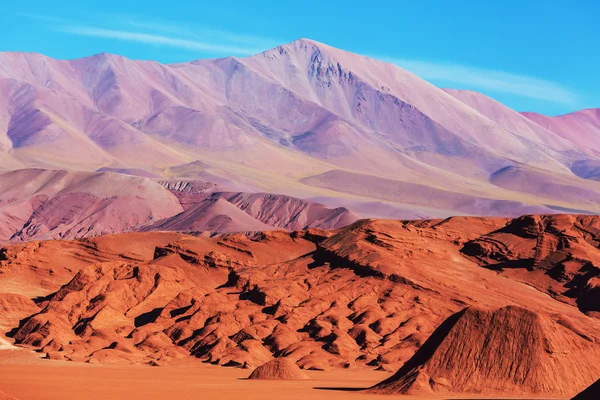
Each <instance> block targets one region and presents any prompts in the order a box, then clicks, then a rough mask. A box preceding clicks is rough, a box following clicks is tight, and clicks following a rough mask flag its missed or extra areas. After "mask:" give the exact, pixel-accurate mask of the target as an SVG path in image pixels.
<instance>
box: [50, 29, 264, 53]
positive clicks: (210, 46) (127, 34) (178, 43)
mask: <svg viewBox="0 0 600 400" xmlns="http://www.w3.org/2000/svg"><path fill="white" fill-rule="evenodd" d="M54 29H55V30H57V31H59V32H63V33H68V34H71V35H78V36H91V37H97V38H104V39H114V40H120V41H126V42H135V43H143V44H148V45H155V46H167V47H173V48H179V49H184V50H191V51H201V52H212V53H219V54H228V55H233V54H237V55H251V54H255V53H258V52H260V51H263V50H266V49H260V50H259V49H258V48H254V47H250V46H236V45H234V44H227V43H210V42H205V41H199V40H192V39H181V38H176V37H170V36H165V35H159V34H153V33H143V32H132V31H127V30H118V29H106V28H97V27H94V26H87V25H75V26H66V25H59V26H56V27H55V28H54Z"/></svg>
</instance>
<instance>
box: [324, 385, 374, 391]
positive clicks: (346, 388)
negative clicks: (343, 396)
mask: <svg viewBox="0 0 600 400" xmlns="http://www.w3.org/2000/svg"><path fill="white" fill-rule="evenodd" d="M313 389H316V390H335V391H339V392H360V391H361V390H366V389H368V388H357V387H321V386H317V387H313Z"/></svg>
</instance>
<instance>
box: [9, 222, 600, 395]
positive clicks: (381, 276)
mask: <svg viewBox="0 0 600 400" xmlns="http://www.w3.org/2000/svg"><path fill="white" fill-rule="evenodd" d="M597 224H598V217H580V216H574V217H566V216H550V217H547V216H544V217H528V218H521V219H515V220H510V219H503V218H500V219H496V218H465V217H456V218H451V219H447V220H443V221H441V220H432V221H391V220H363V221H358V222H356V223H354V224H353V225H351V226H349V227H346V228H343V229H341V230H338V231H333V232H326V231H321V230H316V229H312V230H309V231H307V232H295V233H289V232H276V231H273V232H264V233H261V234H257V235H252V236H243V235H228V236H225V237H213V238H208V237H192V236H186V235H182V234H177V233H169V232H151V233H128V234H122V235H108V236H101V237H97V238H91V239H86V240H79V241H49V242H30V243H26V244H20V245H17V246H9V247H6V248H5V250H4V251H3V252H2V254H3V255H2V258H3V261H0V293H10V294H11V295H14V294H21V295H22V296H25V297H26V298H31V299H34V306H35V308H34V307H32V305H31V302H29V303H27V304H29V305H28V306H27V307H25V306H23V308H22V309H21V310H19V307H17V308H16V309H15V310H13V309H11V310H12V311H10V312H11V313H12V316H11V321H13V322H12V323H13V325H12V326H10V327H7V328H6V331H10V333H11V336H12V338H13V340H15V341H16V342H17V345H22V346H28V347H31V348H33V349H36V350H38V351H40V352H42V353H43V354H45V355H47V356H48V357H49V358H53V359H64V360H80V361H89V362H102V363H106V362H133V363H150V364H157V365H162V364H164V363H168V362H170V361H171V360H173V359H175V358H179V357H189V356H193V357H197V358H199V359H201V360H203V361H205V362H210V363H214V364H219V365H230V366H238V367H243V366H246V367H248V368H255V367H257V366H259V365H262V364H264V363H265V362H267V361H269V360H271V359H273V358H279V357H285V358H288V359H290V360H291V361H293V362H296V364H297V365H298V366H299V367H300V368H303V369H332V368H341V367H356V368H361V367H371V368H377V369H384V370H388V371H397V370H398V369H399V368H400V367H402V365H404V364H405V363H406V361H407V360H409V359H410V358H411V357H412V356H413V355H414V354H415V351H417V350H418V349H419V348H422V345H423V343H425V341H427V340H428V338H429V337H430V336H431V335H432V333H433V332H434V331H435V330H436V328H437V327H438V326H439V325H440V324H441V323H442V322H443V321H444V320H445V319H447V318H448V316H450V315H453V314H455V313H457V312H459V311H460V310H462V309H464V308H465V307H479V308H484V309H490V308H498V307H506V306H516V307H522V308H523V307H524V308H527V309H528V310H531V313H529V312H522V313H517V317H518V318H517V317H513V316H511V318H508V317H507V321H508V322H510V324H509V325H507V326H511V327H513V328H514V329H517V328H519V327H520V325H519V322H518V321H529V322H527V324H528V325H527V324H525V325H526V326H529V327H530V328H527V329H529V330H527V334H528V335H530V337H531V338H532V340H533V339H535V338H540V337H541V338H548V340H549V341H548V343H558V344H553V345H552V346H554V347H553V348H556V349H560V348H561V346H563V345H564V346H566V347H568V348H569V349H571V350H569V351H570V352H571V353H573V352H574V351H575V350H577V349H580V350H581V349H583V351H580V352H579V353H577V354H578V358H579V359H580V360H579V362H580V363H581V365H583V366H586V365H587V366H589V374H600V369H599V368H600V366H599V365H597V363H590V360H596V359H597V350H598V343H600V336H599V335H598V332H600V321H599V320H598V319H597V318H593V316H594V315H596V314H594V313H593V312H588V314H589V315H585V314H582V313H581V312H580V310H579V309H578V307H577V306H578V302H580V301H579V300H577V301H576V300H575V299H574V298H569V297H567V296H566V294H565V295H561V294H560V292H559V289H560V290H563V291H564V292H565V293H566V292H568V291H569V290H570V286H571V283H570V282H572V280H574V279H575V281H577V280H576V278H577V276H579V275H581V276H582V277H583V278H585V280H586V282H591V284H590V285H587V283H586V285H587V286H585V287H589V288H592V289H593V282H594V280H593V276H592V273H593V272H594V269H590V268H589V267H585V268H584V269H583V270H582V271H579V269H581V268H583V266H586V265H590V264H591V265H595V262H596V261H594V260H595V257H597V254H598V251H599V250H598V249H597V248H596V247H595V246H593V245H592V244H593V243H596V241H597V240H598V237H599V236H598V232H597V231H595V228H594V227H595V226H596V225H597ZM540 227H541V228H540ZM542 228H543V229H542ZM542 231H543V232H545V233H544V235H543V238H544V240H538V237H539V235H540V232H542ZM577 235H579V236H577ZM538 246H539V248H538ZM536 254H538V259H540V260H542V261H541V262H538V263H536V264H535V267H534V263H533V260H534V259H535V258H536ZM569 254H572V256H571V258H570V259H571V260H576V261H577V262H579V263H581V264H580V265H581V266H582V267H579V268H578V267H577V266H575V270H574V275H572V279H571V280H567V281H561V280H557V279H556V278H555V277H554V275H553V274H552V275H550V274H549V271H552V268H549V269H547V268H546V267H545V266H546V265H550V264H549V263H550V261H551V260H557V262H559V263H560V262H561V260H563V259H564V258H565V257H567V256H568V255H569ZM504 257H510V260H513V263H514V264H515V268H511V269H509V268H507V267H504V268H503V269H502V271H499V270H497V268H494V266H493V264H494V263H497V262H502V260H504ZM496 259H497V260H496ZM495 260H496V261H495ZM586 260H587V261H586ZM509 265H510V264H509ZM521 265H524V267H521ZM510 271H513V272H515V271H516V272H518V274H517V275H514V278H515V279H512V277H513V275H510V274H508V272H510ZM586 271H587V272H586ZM583 278H577V279H583ZM538 281H539V282H542V283H543V284H537V286H536V282H538ZM548 283H552V285H553V286H549V285H548ZM563 285H566V286H563ZM550 289H552V290H550ZM591 292H592V293H593V290H592V291H591ZM548 294H551V296H548ZM15 304H20V303H18V302H17V303H15ZM24 304H25V303H24ZM517 309H519V308H517ZM519 310H520V309H519ZM0 312H2V309H0ZM468 315H471V313H469V314H468ZM511 315H512V314H511ZM2 317H3V316H2V315H0V320H2V319H3V318H2ZM471 317H472V318H471ZM471 317H470V319H466V320H465V321H467V322H469V323H468V324H466V322H465V324H466V325H465V326H466V327H467V328H469V329H472V327H473V326H474V325H476V324H475V322H472V321H476V320H477V321H478V320H479V319H481V320H482V321H487V320H488V319H493V318H499V317H498V316H496V314H493V313H492V314H489V313H487V312H483V311H481V312H479V311H477V312H474V311H473V315H471ZM480 317H481V318H480ZM488 317H489V318H488ZM19 321H21V322H20V323H19ZM457 326H459V325H457ZM461 326H462V325H461ZM491 326H494V327H496V326H497V325H494V324H492V325H491ZM519 329H521V328H519ZM493 332H496V333H494V334H497V335H502V334H503V333H502V332H504V331H502V330H501V329H500V330H498V331H493ZM505 333H506V332H505ZM507 335H508V333H507ZM536 335H537V336H536ZM466 336H467V335H464V336H460V335H458V336H456V337H455V339H456V340H455V341H456V342H457V343H458V341H459V339H461V338H466ZM474 337H475V336H474ZM536 340H537V339H536ZM536 343H538V341H536V342H535V343H534V344H536ZM561 343H562V344H561ZM468 344H469V343H466V342H465V343H464V344H461V346H466V345H468ZM526 344H529V342H526ZM471 345H472V346H475V347H474V348H476V343H472V344H471ZM457 346H458V344H457ZM532 346H533V344H532ZM569 346H570V347H569ZM536 349H537V350H536ZM573 349H575V350H573ZM538 350H539V348H536V347H535V346H534V347H532V351H535V354H534V356H535V357H537V358H535V357H534V358H535V359H536V360H542V361H543V360H545V359H544V357H545V356H543V354H542V353H541V352H540V351H538ZM552 351H554V350H552ZM577 351H579V350H577ZM573 354H574V353H573ZM554 355H555V358H556V359H557V360H558V361H560V360H561V359H562V358H561V357H562V355H561V354H560V351H559V350H557V352H555V353H554ZM457 360H459V359H457ZM497 364H498V365H499V366H502V365H503V364H502V363H501V362H500V361H497ZM528 365H529V364H528ZM531 365H532V366H531V368H532V372H531V376H532V377H534V376H537V375H536V374H545V373H546V372H547V370H546V369H544V368H551V366H552V365H553V364H552V363H551V362H548V363H546V362H545V361H544V362H541V361H540V363H537V364H531ZM560 365H564V364H560ZM440 368H441V367H440ZM502 368H504V367H502ZM557 368H559V367H557ZM560 368H562V367H560ZM577 368H578V367H576V366H573V367H572V370H573V371H578V369H577ZM534 370H535V371H541V372H535V373H534V372H533V371H534ZM503 371H504V370H503ZM553 371H554V370H553ZM586 373H587V372H586ZM586 373H583V372H582V373H581V376H582V377H584V378H585V377H586V375H585V374H586ZM535 382H537V381H535ZM574 382H577V381H574ZM589 383H590V382H585V384H589ZM534 386H535V384H531V387H534ZM583 386H584V385H583V384H582V387H578V388H576V389H577V390H581V389H583ZM455 387H456V388H457V389H456V390H463V389H460V388H462V387H463V386H460V385H459V384H456V386H455ZM555 389H556V388H555V387H554V388H553V387H549V389H548V390H555ZM453 390H454V389H453ZM465 390H466V389H465ZM469 390H470V389H469ZM473 390H475V389H473ZM499 390H500V389H499ZM507 390H508V389H507ZM531 390H533V389H531Z"/></svg>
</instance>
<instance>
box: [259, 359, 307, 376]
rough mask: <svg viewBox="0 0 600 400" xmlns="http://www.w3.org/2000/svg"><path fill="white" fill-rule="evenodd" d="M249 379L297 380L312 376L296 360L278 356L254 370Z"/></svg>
mask: <svg viewBox="0 0 600 400" xmlns="http://www.w3.org/2000/svg"><path fill="white" fill-rule="evenodd" d="M248 379H263V380H264V379H267V380H286V381H295V380H301V379H310V378H309V376H308V375H306V374H305V373H304V372H302V370H301V369H300V368H298V366H297V365H296V363H295V362H293V361H291V360H288V359H286V358H276V359H274V360H271V361H269V362H267V363H265V364H263V365H261V366H260V367H258V368H256V369H255V370H254V371H252V373H251V374H250V376H249V377H248Z"/></svg>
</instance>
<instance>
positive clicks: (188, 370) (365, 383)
mask: <svg viewBox="0 0 600 400" xmlns="http://www.w3.org/2000/svg"><path fill="white" fill-rule="evenodd" d="M249 374H250V371H248V370H244V369H240V368H227V367H219V366H213V365H209V364H205V363H202V362H200V361H196V360H187V361H183V362H180V363H176V364H173V365H170V366H166V367H149V366H132V365H94V364H86V363H75V362H65V361H50V360H42V359H39V358H37V355H36V354H34V353H32V352H30V351H28V350H24V349H19V350H15V349H7V348H3V349H1V350H0V390H2V391H5V392H6V393H8V394H10V395H12V396H15V397H17V398H18V399H19V400H70V399H90V400H96V399H102V400H106V399H111V400H112V399H114V400H119V399H134V400H135V399H145V400H151V399H171V400H175V399H178V400H179V399H181V400H187V399H219V400H229V399H245V400H254V399H257V400H258V399H260V400H268V399H277V400H286V399H290V400H292V399H294V400H296V399H310V400H321V399H322V400H325V399H327V400H329V399H332V400H335V399H350V400H352V399H363V400H368V399H382V400H385V399H399V398H402V399H407V400H424V399H426V398H424V397H415V396H386V395H371V394H365V393H361V392H359V391H357V390H358V389H361V388H366V387H369V386H371V385H373V384H375V383H377V382H379V381H381V380H383V379H385V378H387V377H388V376H390V373H388V372H379V371H372V370H334V371H307V374H308V375H309V376H310V377H311V378H312V379H311V380H306V381H251V380H247V379H245V378H246V377H247V376H248V375H249ZM461 397H462V398H463V399H464V400H467V399H466V398H465V397H464V396H461ZM429 398H430V397H427V399H429ZM436 398H438V399H439V397H436ZM459 398H460V397H459ZM474 399H475V397H473V398H472V399H469V400H474Z"/></svg>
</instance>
